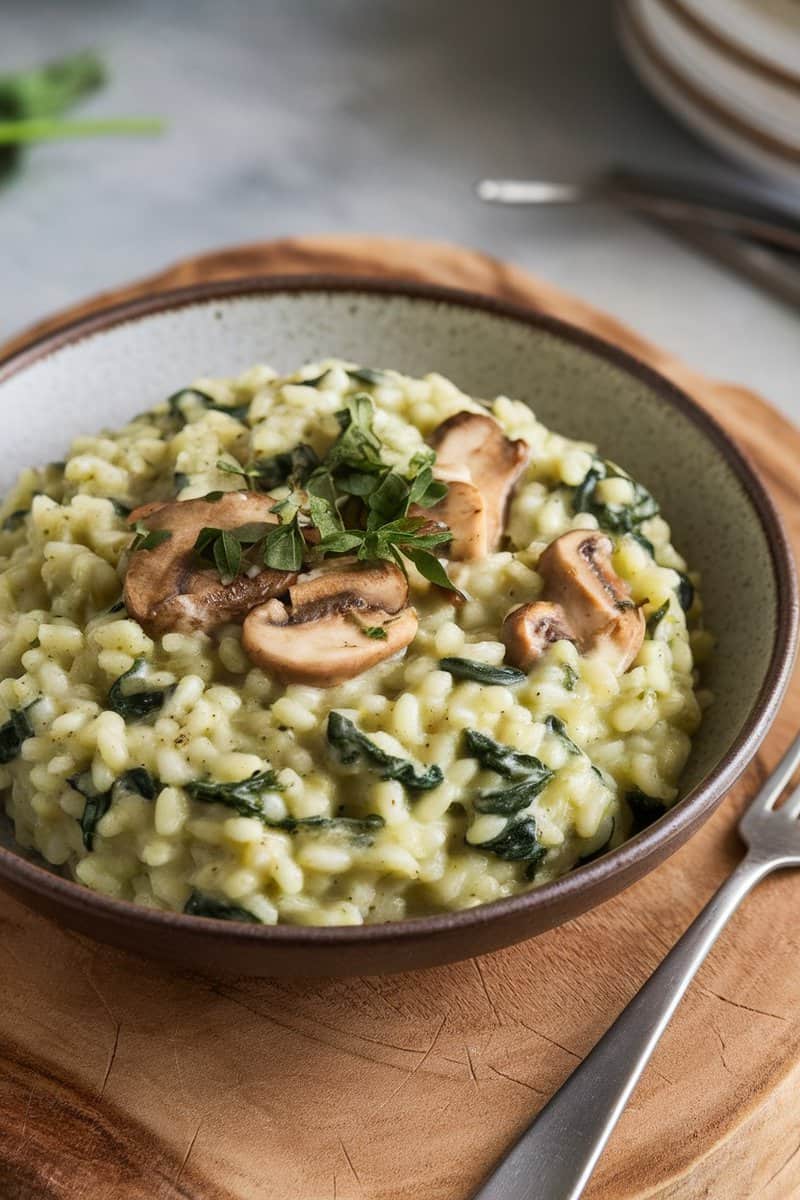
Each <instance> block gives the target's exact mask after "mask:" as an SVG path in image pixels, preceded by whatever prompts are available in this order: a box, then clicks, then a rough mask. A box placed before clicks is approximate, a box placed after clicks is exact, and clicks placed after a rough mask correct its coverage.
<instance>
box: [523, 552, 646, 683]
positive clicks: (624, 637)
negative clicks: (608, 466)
mask: <svg viewBox="0 0 800 1200" xmlns="http://www.w3.org/2000/svg"><path fill="white" fill-rule="evenodd" d="M613 549H614V545H613V542H612V541H611V539H610V538H609V537H607V535H606V534H604V533H599V532H597V531H596V530H586V529H575V530H573V531H572V532H571V533H565V534H563V535H562V536H561V537H559V538H556V540H555V541H554V542H551V543H550V545H549V546H548V547H547V549H546V550H545V551H544V553H543V554H542V556H541V558H540V559H539V562H538V565H537V568H536V569H537V570H538V572H539V574H540V575H541V577H542V579H543V580H544V584H545V591H546V593H547V596H548V597H549V598H550V599H552V600H554V601H555V602H556V603H557V604H560V605H561V607H562V609H563V610H564V612H565V613H566V617H567V622H568V623H569V624H570V625H571V626H572V628H573V629H574V630H575V632H576V634H577V637H578V643H579V645H580V648H581V650H583V651H584V652H586V651H596V652H597V653H599V654H601V655H602V656H603V657H604V658H605V659H606V660H607V661H608V662H609V663H610V664H611V665H612V666H613V667H614V669H615V670H616V672H617V673H618V674H620V675H621V674H622V673H623V672H624V671H627V669H628V667H629V666H630V665H631V663H632V662H633V660H634V659H635V658H636V655H637V654H638V653H639V648H640V646H641V644H642V641H643V639H644V631H645V619H644V614H643V613H642V610H641V609H640V608H639V607H638V606H637V605H636V604H635V603H634V601H633V600H632V599H631V594H630V589H629V588H628V585H627V584H626V583H625V581H624V580H623V579H620V577H619V575H617V573H616V571H615V570H614V568H613V567H612V565H611V554H612V552H613Z"/></svg>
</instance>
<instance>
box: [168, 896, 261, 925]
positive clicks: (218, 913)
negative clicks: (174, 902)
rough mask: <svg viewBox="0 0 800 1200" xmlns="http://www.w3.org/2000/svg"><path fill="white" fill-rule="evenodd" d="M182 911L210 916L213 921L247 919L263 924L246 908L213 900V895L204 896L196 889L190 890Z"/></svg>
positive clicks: (251, 923)
mask: <svg viewBox="0 0 800 1200" xmlns="http://www.w3.org/2000/svg"><path fill="white" fill-rule="evenodd" d="M183 911H184V912H185V913H188V915H189V916H190V917H211V918H212V919H213V920H215V921H247V922H248V924H250V925H261V924H263V922H262V921H259V919H258V917H256V916H254V915H253V913H251V912H248V910H247V909H246V908H240V907H239V905H237V904H228V903H227V902H226V901H225V900H215V899H214V898H213V896H205V895H203V893H202V892H197V891H193V892H192V894H191V896H190V897H189V899H188V900H187V901H186V903H185V904H184V906H183Z"/></svg>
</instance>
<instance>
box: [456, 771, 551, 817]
mask: <svg viewBox="0 0 800 1200" xmlns="http://www.w3.org/2000/svg"><path fill="white" fill-rule="evenodd" d="M552 778H553V772H552V771H550V770H548V768H547V767H545V765H544V763H542V770H541V771H540V772H539V774H538V775H534V774H531V775H529V776H528V777H527V778H526V779H522V780H520V782H519V783H512V784H511V785H510V786H508V787H504V788H498V789H496V790H495V791H486V792H480V793H479V794H478V795H477V796H476V798H475V799H474V800H473V802H472V807H473V808H474V810H475V812H477V813H491V814H493V815H494V816H497V817H508V816H512V815H513V814H514V813H518V812H519V811H520V810H521V809H523V808H527V807H528V805H529V804H530V803H531V801H533V800H535V799H536V797H537V796H538V795H539V793H540V792H541V791H543V790H544V788H545V787H547V784H548V783H549V782H550V780H551V779H552Z"/></svg>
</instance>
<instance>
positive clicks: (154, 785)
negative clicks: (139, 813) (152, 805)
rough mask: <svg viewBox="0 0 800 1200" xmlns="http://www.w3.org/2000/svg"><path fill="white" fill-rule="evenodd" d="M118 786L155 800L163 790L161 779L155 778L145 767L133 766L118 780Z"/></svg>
mask: <svg viewBox="0 0 800 1200" xmlns="http://www.w3.org/2000/svg"><path fill="white" fill-rule="evenodd" d="M115 786H116V787H120V788H122V790H123V791H124V792H135V793H136V795H138V796H141V797H142V798H143V799H144V800H155V798H156V796H157V795H158V793H159V792H160V791H161V780H160V779H155V778H154V777H153V776H152V775H151V774H150V772H149V771H146V770H145V769H144V767H131V769H130V770H129V771H125V772H124V773H123V774H122V775H120V777H119V779H117V780H116V784H115Z"/></svg>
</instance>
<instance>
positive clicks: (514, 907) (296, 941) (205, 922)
mask: <svg viewBox="0 0 800 1200" xmlns="http://www.w3.org/2000/svg"><path fill="white" fill-rule="evenodd" d="M287 292H288V293H293V294H296V293H303V292H315V293H348V292H349V293H353V294H360V295H372V296H386V297H389V298H391V297H393V296H396V297H402V298H404V299H410V300H421V301H425V302H431V301H433V302H435V303H440V304H446V305H448V306H450V307H456V308H462V309H471V310H478V311H480V312H485V313H489V314H491V315H494V316H497V317H502V318H506V319H508V320H511V321H516V322H518V323H519V324H520V325H523V326H526V327H528V328H530V329H535V330H538V331H541V332H544V333H549V334H552V335H553V336H554V337H556V338H559V339H560V340H561V341H563V342H566V343H568V344H570V345H572V346H575V347H576V348H578V349H581V350H585V351H588V352H589V353H591V354H594V355H596V356H597V357H599V358H601V359H604V360H605V361H606V362H608V363H611V364H612V365H613V366H615V367H618V368H620V369H621V370H622V371H624V372H626V373H627V374H629V375H632V376H633V377H634V378H636V379H638V380H640V381H641V382H642V383H644V384H645V385H647V387H648V388H649V389H650V390H651V391H652V392H653V393H654V394H655V395H656V396H657V397H658V398H659V399H660V400H661V401H662V402H663V403H664V404H667V405H671V406H672V407H673V408H675V409H677V410H678V411H679V412H680V413H681V414H682V415H683V416H685V417H687V418H688V419H689V420H690V421H691V422H692V423H693V424H694V425H695V426H696V428H697V429H698V430H699V432H700V433H701V434H702V435H703V436H705V437H706V438H707V439H708V441H710V442H711V443H712V444H713V445H714V447H715V448H716V450H717V451H718V452H719V453H720V454H721V455H722V457H723V458H724V459H725V460H726V462H727V464H728V466H729V467H730V468H731V469H732V470H733V472H734V474H735V475H736V477H737V479H738V480H739V483H740V484H741V485H742V487H743V488H744V490H745V492H746V494H747V497H748V499H749V501H750V503H751V505H752V507H753V509H754V510H755V513H756V515H757V517H758V519H759V521H760V523H761V527H762V530H763V532H764V535H765V538H766V540H767V544H768V546H769V552H770V558H771V562H772V568H773V572H774V576H775V584H776V597H777V600H776V612H775V627H776V635H775V644H774V647H773V651H772V656H771V658H770V663H769V667H768V669H767V672H766V675H765V678H764V682H763V684H762V686H761V689H760V690H759V693H758V696H757V697H756V700H755V702H754V704H753V706H752V707H751V709H750V712H749V713H748V716H747V718H746V720H745V721H744V723H743V725H742V728H741V730H740V732H739V735H738V737H737V738H736V740H735V741H734V743H733V745H732V746H731V747H730V749H729V750H728V752H727V753H726V754H725V755H724V756H723V757H722V758H721V759H720V761H719V762H718V763H717V765H716V766H715V767H714V768H712V770H710V771H709V772H708V773H707V774H706V776H705V777H704V778H703V779H702V780H701V781H700V783H698V784H697V785H696V786H695V787H693V788H692V789H691V791H690V792H689V793H688V794H687V795H686V796H685V797H684V798H683V799H682V800H680V801H678V803H677V804H676V805H675V807H674V808H672V809H670V810H669V812H667V813H666V814H665V815H664V816H663V817H661V818H660V819H659V820H658V821H657V822H655V824H653V825H651V826H650V827H649V828H648V829H646V830H644V831H643V832H641V833H639V834H637V835H636V836H635V837H633V838H631V839H629V840H628V841H627V842H624V843H623V845H622V846H620V847H619V848H618V849H616V850H613V851H611V852H610V853H609V854H607V855H604V856H603V857H602V858H598V859H596V860H595V861H594V862H591V863H587V864H586V865H585V866H582V867H577V868H574V869H573V870H572V871H570V872H568V873H567V874H566V875H563V876H561V878H560V879H556V880H554V881H552V882H551V883H545V884H542V885H541V886H540V887H537V888H533V889H532V890H531V891H529V892H522V893H520V894H519V895H516V896H510V897H507V898H505V899H502V900H493V901H490V902H488V903H486V904H480V905H477V906H475V907H474V908H467V909H460V910H458V911H456V912H450V913H443V914H437V915H434V916H430V917H410V918H408V919H405V920H402V921H388V922H385V923H383V924H376V925H356V926H352V925H337V926H313V925H311V926H298V925H251V924H246V923H237V922H233V921H231V922H225V921H218V920H213V919H211V918H207V917H194V916H187V915H185V914H183V913H176V912H171V911H163V910H160V909H150V908H146V907H144V906H142V905H138V904H134V903H133V902H132V901H127V900H117V899H114V898H112V897H109V896H104V895H102V894H100V893H98V892H93V891H91V890H90V889H89V888H87V887H85V886H83V885H82V884H79V883H74V882H73V881H72V880H69V879H65V878H63V877H61V876H59V875H56V874H53V873H52V872H51V871H50V870H48V869H47V868H45V867H40V866H37V865H36V864H35V863H33V862H30V861H28V860H27V859H25V858H23V857H22V856H21V855H20V854H17V853H16V852H14V851H12V850H7V849H5V848H4V847H0V879H2V880H5V881H7V882H8V883H9V884H12V885H13V884H18V885H22V886H23V887H24V888H25V889H26V890H28V891H34V892H39V893H45V894H48V895H49V897H50V898H52V899H53V901H54V902H57V903H58V904H59V905H60V906H61V907H62V908H65V909H70V910H75V909H79V910H80V909H83V910H91V911H97V912H98V913H99V912H103V913H104V914H105V915H107V916H108V917H109V919H111V920H113V919H116V920H118V921H121V922H123V923H125V924H131V923H133V924H137V925H139V926H140V927H141V928H142V930H143V932H144V931H146V930H147V929H148V928H149V929H151V930H152V931H153V933H154V934H155V933H156V932H157V930H158V929H159V928H161V929H167V928H169V929H171V930H172V931H173V932H175V933H183V934H185V935H186V936H188V937H190V938H192V939H194V938H195V937H197V936H202V935H203V934H204V933H208V934H209V935H211V934H213V936H214V938H215V939H217V938H220V937H224V938H226V939H229V941H230V942H231V943H236V944H238V945H240V946H242V945H243V944H244V945H250V946H252V948H253V949H255V948H256V947H257V946H262V947H263V950H264V952H265V953H268V951H269V947H270V946H271V945H280V946H283V947H287V948H288V947H295V948H297V949H302V948H303V947H307V948H308V949H309V950H313V948H314V947H315V946H323V945H324V946H341V947H345V946H348V947H349V946H353V945H363V946H364V949H365V955H366V954H367V953H368V949H369V947H370V946H373V947H374V946H376V945H382V944H386V943H390V944H395V945H396V944H397V943H413V942H414V941H415V940H416V939H418V938H428V937H430V938H435V937H436V935H437V934H447V933H452V932H455V931H457V930H460V931H463V932H465V933H466V932H468V931H469V930H470V929H476V928H478V927H482V926H485V925H487V924H491V923H493V922H495V921H500V920H502V919H503V918H507V917H518V918H524V917H525V916H526V915H530V916H531V917H532V918H533V917H534V914H536V913H540V914H545V913H548V910H549V914H548V915H549V916H550V917H551V918H552V919H551V920H549V921H548V922H547V923H548V924H549V925H555V924H558V923H559V918H558V916H557V915H555V916H554V915H553V910H557V909H559V908H561V907H564V908H565V910H566V916H565V919H567V918H568V917H569V916H570V915H578V911H579V910H580V911H587V910H589V909H591V908H592V907H594V906H595V905H596V904H597V903H602V902H604V901H605V900H606V899H610V898H611V896H612V895H613V894H615V892H618V891H622V890H623V889H624V888H625V887H627V886H628V884H630V883H632V882H634V881H635V880H636V879H638V878H640V877H641V876H642V875H644V874H646V873H647V872H648V871H649V870H652V869H653V868H654V867H655V866H657V865H658V864H659V863H660V862H661V861H663V859H664V858H666V857H667V856H668V855H669V854H671V853H673V852H674V851H675V850H677V849H678V847H679V846H680V845H682V844H683V842H684V841H685V840H686V839H687V838H688V837H689V836H690V835H691V833H692V832H694V830H695V829H696V828H697V827H698V826H699V825H700V824H701V822H702V821H704V820H706V819H707V818H708V817H709V816H710V815H711V813H712V812H713V811H714V809H715V808H716V807H717V806H718V805H719V804H720V803H721V801H722V799H723V798H724V796H725V795H726V793H727V792H728V791H729V790H730V788H731V787H732V785H733V784H734V782H735V781H736V779H737V778H738V777H739V775H741V773H742V772H743V771H744V769H745V767H746V766H747V765H748V763H749V762H750V760H751V759H752V757H753V756H754V755H755V753H756V751H757V749H758V747H759V745H760V744H761V742H762V740H763V739H764V737H765V735H766V733H767V731H768V729H769V727H770V725H771V724H772V722H773V720H774V719H775V716H776V714H777V711H778V708H779V705H780V702H781V700H782V698H783V695H784V693H785V691H786V687H787V685H788V682H789V678H790V675H791V671H792V667H793V664H794V658H795V654H796V651H797V636H798V592H797V580H796V577H795V569H794V561H793V556H792V552H791V549H790V546H789V541H788V538H787V535H786V531H785V528H784V526H783V522H782V520H781V518H780V516H779V515H778V512H777V510H776V508H775V505H774V504H773V502H772V499H771V498H770V496H769V494H768V492H767V491H766V488H765V487H764V485H763V483H762V482H761V479H760V478H759V476H758V475H757V473H756V471H755V468H754V467H753V466H752V464H751V463H750V461H749V459H748V458H747V456H746V455H745V454H744V453H743V452H742V450H740V449H739V447H738V446H737V445H736V443H735V442H734V441H733V440H732V439H731V438H730V437H729V436H728V434H727V433H726V432H725V431H724V430H723V429H722V427H721V426H720V425H719V424H718V423H717V421H716V420H715V419H714V418H713V417H712V416H710V415H709V413H707V412H706V411H705V410H704V409H703V408H701V407H700V405H699V404H697V403H696V402H695V401H694V400H692V399H691V397H690V396H689V395H687V393H686V392H684V391H683V390H682V389H680V388H678V387H677V386H676V385H675V384H673V383H671V382H670V381H669V380H668V379H666V378H665V377H664V376H663V375H661V374H659V373H658V372H657V371H655V370H654V369H653V368H652V367H649V366H647V365H646V364H645V363H643V362H641V361H640V360H639V359H637V358H635V357H634V356H633V355H631V354H628V353H627V352H626V351H624V350H622V349H620V348H619V347H617V346H614V345H613V344H611V343H609V342H606V341H605V340H603V339H602V338H599V337H596V336H595V335H594V334H591V333H588V332H586V331H585V330H584V329H581V328H579V327H577V326H575V325H571V324H570V323H568V322H566V321H562V320H559V319H558V318H555V317H551V316H548V315H546V314H544V313H541V312H539V311H537V310H535V309H531V308H524V307H522V306H520V305H516V304H512V303H509V302H506V301H503V300H495V299H493V298H491V297H487V296H483V295H480V294H478V293H473V292H469V291H464V290H461V289H456V288H448V287H439V286H436V285H433V284H419V283H413V282H406V281H404V280H391V279H372V278H360V277H359V276H357V275H353V276H351V275H347V276H343V275H335V276H328V275H274V276H261V275H257V276H253V277H250V278H248V277H245V278H239V279H235V280H229V281H217V282H211V283H200V284H193V285H190V286H189V287H183V288H177V289H174V290H170V291H165V292H159V293H156V294H154V295H152V296H145V297H142V298H138V299H133V300H128V301H124V302H122V303H120V304H115V305H110V306H108V307H107V308H104V309H102V310H100V311H98V312H95V313H92V314H91V315H89V316H86V317H81V318H78V319H76V320H74V321H68V322H65V324H64V325H62V326H60V327H59V328H57V329H55V330H51V331H50V332H48V333H46V334H43V335H41V336H38V337H36V336H34V337H33V338H32V340H31V341H30V342H28V343H27V344H26V345H24V346H23V347H22V348H20V349H17V350H15V351H13V352H11V353H10V354H8V355H6V356H4V357H0V387H1V386H2V384H3V383H4V382H5V381H6V380H8V379H10V378H11V377H12V376H13V375H16V374H18V373H19V372H21V371H23V370H25V368H26V367H29V366H31V365H32V364H33V363H35V362H38V361H40V360H42V359H45V358H47V357H48V356H49V355H51V354H53V353H54V352H55V351H57V350H59V349H61V348H62V347H63V346H66V345H72V344H74V343H77V342H80V341H83V340H84V339H85V338H87V337H90V336H93V335H94V334H97V333H101V332H104V331H106V330H109V329H113V328H115V327H117V326H119V325H124V324H128V323H130V322H133V321H137V320H140V319H141V318H144V317H149V316H152V315H154V314H158V313H163V312H168V311H171V310H175V309H181V308H187V307H191V306H193V305H205V304H208V303H209V302H214V301H220V302H223V301H226V300H231V299H244V298H246V297H248V296H252V297H255V298H257V297H260V296H273V295H280V294H281V293H284V294H285V293H287ZM1 402H2V392H1V391H0V403H1ZM616 877H619V880H618V884H619V886H618V887H616V888H615V887H614V883H615V879H616ZM604 885H609V886H606V887H604ZM584 893H587V894H588V902H587V903H586V904H585V905H584V906H580V903H579V901H580V897H581V895H582V894H584ZM593 895H594V897H595V898H594V899H593V898H592V897H593ZM576 902H578V903H576ZM531 924H532V925H533V924H534V921H532V922H531ZM364 966H365V968H368V966H369V961H368V958H367V959H366V960H365V964H364ZM366 973H368V971H367V972H366Z"/></svg>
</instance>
